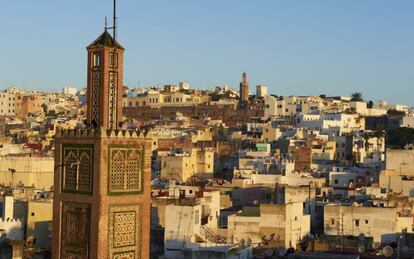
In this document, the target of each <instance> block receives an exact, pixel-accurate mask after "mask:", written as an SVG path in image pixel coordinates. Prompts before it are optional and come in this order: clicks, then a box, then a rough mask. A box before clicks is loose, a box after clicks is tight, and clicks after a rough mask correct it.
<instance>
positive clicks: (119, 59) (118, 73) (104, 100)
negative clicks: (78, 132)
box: [86, 29, 124, 129]
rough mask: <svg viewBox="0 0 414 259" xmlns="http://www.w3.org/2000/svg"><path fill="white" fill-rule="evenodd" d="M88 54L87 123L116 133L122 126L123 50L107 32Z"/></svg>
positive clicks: (96, 41)
mask: <svg viewBox="0 0 414 259" xmlns="http://www.w3.org/2000/svg"><path fill="white" fill-rule="evenodd" d="M87 50H88V69H87V70H88V88H87V89H88V92H87V99H88V101H87V103H88V106H87V113H86V119H87V123H88V124H89V125H92V126H93V127H97V126H101V127H103V128H106V129H117V128H118V127H120V124H121V122H122V76H123V67H122V64H123V56H124V48H123V47H122V46H121V45H120V44H119V43H117V42H116V41H115V40H114V38H113V37H112V36H111V35H110V34H109V33H108V31H107V30H106V29H105V31H104V33H102V35H101V36H99V37H98V38H97V39H96V40H95V41H94V42H92V43H91V44H90V45H89V46H88V47H87Z"/></svg>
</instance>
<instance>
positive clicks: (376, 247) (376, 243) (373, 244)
mask: <svg viewBox="0 0 414 259" xmlns="http://www.w3.org/2000/svg"><path fill="white" fill-rule="evenodd" d="M380 246H381V243H380V242H374V243H372V248H374V249H378V248H379V247H380Z"/></svg>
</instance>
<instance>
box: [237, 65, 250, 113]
mask: <svg viewBox="0 0 414 259" xmlns="http://www.w3.org/2000/svg"><path fill="white" fill-rule="evenodd" d="M248 103H249V82H247V74H246V72H243V76H242V81H241V83H240V100H239V106H240V108H246V107H247V104H248Z"/></svg>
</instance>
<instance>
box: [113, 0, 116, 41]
mask: <svg viewBox="0 0 414 259" xmlns="http://www.w3.org/2000/svg"><path fill="white" fill-rule="evenodd" d="M113 19H114V20H113V28H112V29H113V35H112V36H113V37H114V41H115V42H116V0H114V17H113Z"/></svg>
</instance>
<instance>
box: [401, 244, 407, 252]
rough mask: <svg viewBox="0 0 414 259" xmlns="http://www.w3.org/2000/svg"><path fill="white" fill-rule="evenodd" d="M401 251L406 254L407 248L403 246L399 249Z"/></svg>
mask: <svg viewBox="0 0 414 259" xmlns="http://www.w3.org/2000/svg"><path fill="white" fill-rule="evenodd" d="M401 251H403V253H407V252H408V246H406V245H404V246H403V247H401Z"/></svg>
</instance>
